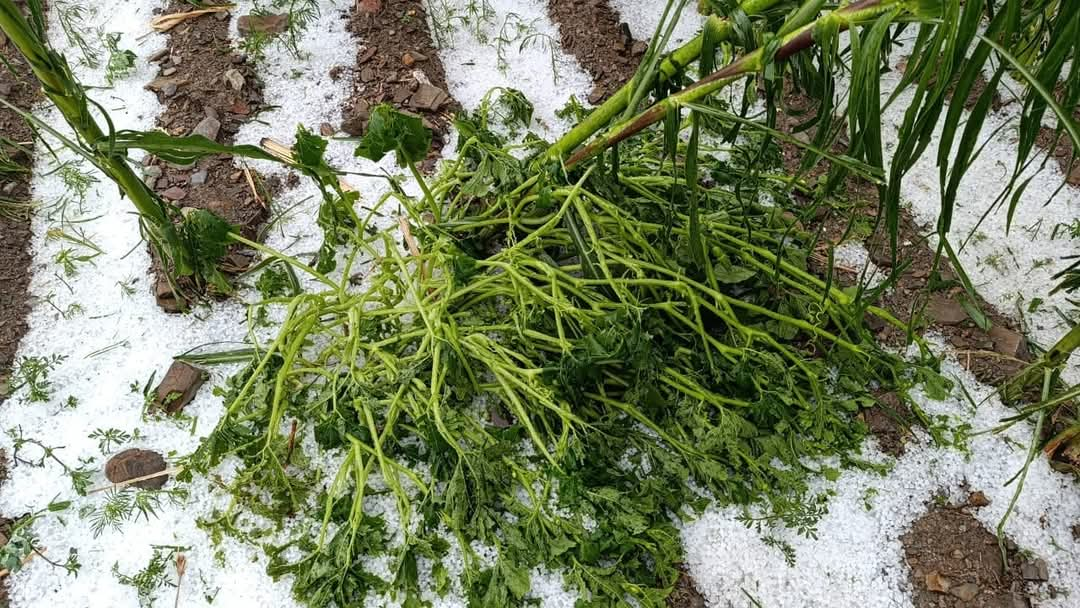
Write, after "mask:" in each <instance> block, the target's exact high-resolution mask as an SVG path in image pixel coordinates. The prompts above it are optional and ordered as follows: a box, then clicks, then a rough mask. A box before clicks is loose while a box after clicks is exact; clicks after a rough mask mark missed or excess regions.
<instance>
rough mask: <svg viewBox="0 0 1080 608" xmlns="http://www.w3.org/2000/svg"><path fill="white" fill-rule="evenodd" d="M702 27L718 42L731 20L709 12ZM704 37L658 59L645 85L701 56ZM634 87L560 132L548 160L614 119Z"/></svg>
mask: <svg viewBox="0 0 1080 608" xmlns="http://www.w3.org/2000/svg"><path fill="white" fill-rule="evenodd" d="M780 1H781V0H746V1H745V2H743V3H742V4H740V5H739V8H740V9H742V11H743V12H744V13H746V14H747V15H757V14H761V13H763V12H765V11H766V10H768V9H770V8H772V7H773V6H775V5H777V4H779V3H780ZM705 28H708V29H712V30H713V36H714V37H715V39H716V40H717V41H723V40H727V39H728V38H729V37H730V36H731V32H732V31H733V30H734V27H733V26H732V24H731V22H730V21H728V20H727V19H721V18H720V17H717V16H715V15H711V16H710V17H709V18H708V19H707V20H706V21H705ZM703 39H704V33H702V34H698V35H697V36H695V37H694V39H693V40H691V41H690V42H687V43H686V44H684V45H683V46H681V47H679V48H678V49H676V50H674V51H673V52H672V53H671V54H669V55H668V56H667V57H666V58H664V60H663V61H661V62H660V66H659V69H658V70H657V72H656V74H654V75H653V78H652V79H651V80H650V81H649V85H648V87H649V88H651V87H652V86H654V85H655V84H656V79H657V77H659V78H660V79H662V80H664V81H667V80H670V79H671V78H673V77H674V76H675V75H676V74H678V73H679V72H681V71H682V70H684V69H686V66H688V65H690V64H691V63H693V62H694V61H695V60H697V58H698V56H699V55H701V45H702V40H703ZM633 89H634V83H633V82H628V83H626V84H625V85H623V87H622V88H621V89H619V90H618V91H617V92H616V93H615V94H614V95H612V96H611V97H610V98H608V100H607V101H605V102H604V103H603V104H601V105H600V107H599V108H596V109H595V110H593V111H592V113H591V114H589V116H588V117H587V118H586V119H585V120H583V121H582V122H580V123H578V125H577V126H575V127H574V128H573V129H571V130H570V131H569V132H567V133H566V135H563V136H562V138H561V139H559V141H557V142H555V144H554V145H553V146H551V148H549V149H548V152H547V157H548V159H549V160H555V159H561V158H562V157H564V156H566V155H567V154H570V153H571V152H573V151H574V150H576V149H577V147H578V146H580V145H581V144H583V143H585V140H587V139H589V138H590V137H592V135H593V133H596V132H597V131H599V130H600V129H602V128H604V127H605V126H606V125H607V124H609V123H610V122H611V121H612V120H614V119H615V118H616V117H617V116H618V115H619V114H620V113H622V112H623V111H624V110H625V109H626V108H627V106H628V105H629V104H630V97H631V96H632V95H633V94H634V90H633Z"/></svg>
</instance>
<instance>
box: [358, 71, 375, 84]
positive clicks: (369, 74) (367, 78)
mask: <svg viewBox="0 0 1080 608" xmlns="http://www.w3.org/2000/svg"><path fill="white" fill-rule="evenodd" d="M372 80H375V70H373V69H371V68H364V69H362V70H360V82H371V81H372Z"/></svg>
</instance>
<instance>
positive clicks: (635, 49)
mask: <svg viewBox="0 0 1080 608" xmlns="http://www.w3.org/2000/svg"><path fill="white" fill-rule="evenodd" d="M647 50H649V45H648V44H646V43H644V42H642V41H641V40H638V41H637V42H635V43H634V45H633V46H632V47H630V54H632V55H634V56H635V57H636V56H640V55H644V54H645V51H647Z"/></svg>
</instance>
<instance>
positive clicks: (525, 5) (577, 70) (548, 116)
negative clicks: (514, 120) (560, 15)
mask: <svg viewBox="0 0 1080 608" xmlns="http://www.w3.org/2000/svg"><path fill="white" fill-rule="evenodd" d="M478 4H479V3H477V2H475V1H473V0H430V1H429V2H427V6H428V12H429V21H430V22H431V24H432V27H433V28H435V30H436V32H443V31H445V30H444V29H442V28H445V24H447V23H453V24H454V25H455V27H454V30H453V31H452V32H446V33H444V34H438V37H439V38H442V39H443V40H444V41H445V46H443V48H441V49H439V56H440V57H441V58H442V61H443V65H444V66H445V67H446V81H447V85H448V86H449V88H450V91H449V93H450V94H451V95H452V96H453V97H454V98H455V99H457V100H458V102H460V103H461V104H462V105H463V106H464V107H465V109H466V110H472V109H475V108H476V107H477V106H478V105H479V104H480V101H481V100H482V99H483V97H484V95H486V94H487V92H488V91H490V90H491V89H492V88H494V87H507V88H511V89H517V90H519V91H521V92H522V93H524V94H525V97H527V98H528V99H529V101H531V102H532V103H533V106H534V108H535V113H534V121H533V130H534V131H535V132H536V133H537V134H538V135H539V136H540V137H543V138H545V139H550V138H552V137H553V136H556V135H559V134H561V133H562V132H564V131H565V130H566V129H567V128H569V126H570V125H569V122H567V120H566V119H562V118H559V117H558V116H556V112H558V111H559V110H561V109H563V108H564V107H565V106H566V104H567V102H568V101H569V100H570V96H571V95H573V96H575V97H576V98H577V99H578V101H579V102H581V103H582V104H584V103H586V99H587V98H588V96H589V91H591V90H592V81H591V80H590V79H589V76H588V75H587V74H586V73H585V71H584V70H583V69H582V68H581V66H580V65H579V64H578V62H577V60H576V59H574V58H573V57H571V56H570V55H568V54H567V53H566V52H564V51H563V50H562V47H561V45H560V43H559V30H558V28H557V27H556V26H555V24H554V23H552V22H551V19H550V18H549V17H548V13H547V8H546V6H545V3H543V2H525V1H522V0H485V2H484V3H483V4H484V5H485V6H487V7H489V8H490V9H491V11H490V13H488V14H487V15H486V16H482V17H477V16H474V15H473V16H471V15H470V13H469V11H468V8H469V7H475V6H476V5H478ZM461 18H466V19H468V24H467V25H463V22H462V21H460V19H461ZM500 41H501V42H500Z"/></svg>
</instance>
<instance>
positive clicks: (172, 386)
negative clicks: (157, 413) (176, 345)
mask: <svg viewBox="0 0 1080 608" xmlns="http://www.w3.org/2000/svg"><path fill="white" fill-rule="evenodd" d="M205 380H206V373H205V372H203V371H202V370H201V369H199V368H197V367H194V366H191V365H188V364H187V363H184V362H183V361H173V363H172V365H170V366H169V371H167V372H165V377H164V378H162V379H161V383H160V384H158V386H157V388H155V389H154V403H153V404H152V405H151V407H152V408H154V409H158V410H162V411H164V412H166V413H168V414H175V413H177V412H179V411H180V410H182V409H184V406H186V405H187V404H189V403H191V400H192V399H194V398H195V393H196V392H198V390H199V387H201V386H202V385H203V381H205Z"/></svg>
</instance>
